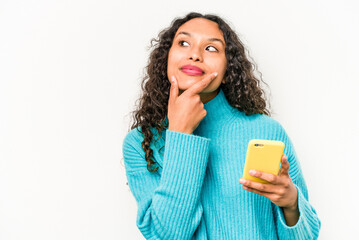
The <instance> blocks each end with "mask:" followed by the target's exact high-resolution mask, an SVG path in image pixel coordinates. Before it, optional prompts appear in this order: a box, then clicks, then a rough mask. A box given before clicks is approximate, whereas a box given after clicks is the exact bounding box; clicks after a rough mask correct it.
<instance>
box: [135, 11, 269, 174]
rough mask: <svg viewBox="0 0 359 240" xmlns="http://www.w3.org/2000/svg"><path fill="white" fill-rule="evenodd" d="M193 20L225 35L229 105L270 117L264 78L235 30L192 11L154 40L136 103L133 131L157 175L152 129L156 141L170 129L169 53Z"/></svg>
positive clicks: (226, 89)
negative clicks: (139, 136) (213, 25)
mask: <svg viewBox="0 0 359 240" xmlns="http://www.w3.org/2000/svg"><path fill="white" fill-rule="evenodd" d="M193 18H205V19H208V20H210V21H213V22H215V23H217V24H218V27H219V29H220V30H221V31H222V33H223V37H224V40H225V43H226V47H225V55H226V59H227V70H226V73H225V75H224V79H225V83H222V84H221V85H220V88H222V90H223V92H224V94H225V96H226V99H227V101H228V102H229V104H230V105H231V106H232V107H234V108H237V109H238V110H239V111H242V112H244V113H245V114H246V115H251V114H255V113H259V114H265V115H268V116H269V115H270V112H269V110H268V109H267V108H266V100H265V92H264V91H263V90H262V89H261V87H260V84H261V82H262V83H264V82H263V80H262V79H261V77H256V76H255V74H254V72H255V70H256V65H255V64H254V63H252V62H250V61H249V60H248V57H247V54H246V52H247V50H246V49H245V48H244V46H243V44H242V42H241V41H240V40H239V38H238V36H237V34H236V33H235V31H233V30H232V29H231V27H230V26H229V25H228V24H227V23H226V22H225V21H224V20H223V19H222V18H220V17H219V16H216V15H213V14H206V15H203V14H200V13H196V12H191V13H189V14H187V15H186V16H185V17H183V18H177V19H175V20H173V21H172V24H171V26H170V27H168V28H166V29H164V30H162V31H161V32H160V33H159V34H158V38H157V39H155V38H153V39H152V40H151V48H153V50H152V52H151V54H150V57H149V61H148V65H147V67H146V74H145V76H144V77H143V79H142V83H141V89H142V96H141V97H140V98H139V99H138V100H137V102H138V101H139V104H138V107H137V109H136V110H135V111H133V112H132V114H133V124H132V126H131V130H132V129H134V128H137V130H138V131H139V132H140V133H142V134H143V135H144V139H143V141H142V144H141V145H142V149H143V150H144V152H145V159H146V161H147V169H148V170H149V171H150V172H156V171H157V169H158V166H157V167H156V164H155V162H154V160H153V159H152V156H153V151H152V149H151V148H150V143H151V141H152V138H153V132H152V131H151V128H153V129H156V130H157V132H158V138H157V139H155V141H157V140H158V139H159V138H161V137H162V132H163V131H164V129H165V128H168V121H166V120H167V118H166V117H167V110H168V99H169V91H170V87H171V84H170V82H169V81H168V78H167V59H168V53H169V50H170V48H171V46H172V41H173V38H174V36H175V34H176V32H177V30H178V28H179V27H180V26H181V25H183V24H184V23H186V22H187V21H189V20H191V19H193ZM260 76H261V75H260ZM264 84H265V83H264Z"/></svg>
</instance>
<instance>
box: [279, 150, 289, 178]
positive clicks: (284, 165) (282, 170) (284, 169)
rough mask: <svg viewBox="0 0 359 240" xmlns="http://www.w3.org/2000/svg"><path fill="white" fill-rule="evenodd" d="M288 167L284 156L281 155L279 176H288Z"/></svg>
mask: <svg viewBox="0 0 359 240" xmlns="http://www.w3.org/2000/svg"><path fill="white" fill-rule="evenodd" d="M289 167H290V164H289V162H288V158H287V156H286V155H285V154H283V156H282V167H281V168H280V173H279V174H280V175H282V174H284V175H289Z"/></svg>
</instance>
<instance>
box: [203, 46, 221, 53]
mask: <svg viewBox="0 0 359 240" xmlns="http://www.w3.org/2000/svg"><path fill="white" fill-rule="evenodd" d="M206 49H209V51H210V52H217V51H218V50H217V48H215V47H213V46H208V47H206Z"/></svg>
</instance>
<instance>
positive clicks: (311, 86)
mask: <svg viewBox="0 0 359 240" xmlns="http://www.w3.org/2000/svg"><path fill="white" fill-rule="evenodd" d="M129 2H130V1H124V2H121V1H115V0H112V1H103V0H102V1H100V0H97V1H95V0H92V1H89V0H86V1H85V0H83V1H51V0H47V1H45V0H43V1H34V0H32V1H17V0H11V1H10V0H5V1H4V0H2V1H1V2H0V239H2V240H15V239H16V240H18V239H19V240H20V239H21V240H23V239H27V240H32V239H36V240H42V239H44V240H45V239H46V240H47V239H76V240H77V239H86V240H92V239H142V237H141V236H142V235H141V233H140V232H139V231H138V230H137V228H136V225H135V221H136V211H137V206H136V202H135V199H134V198H133V196H132V195H131V192H130V191H129V189H128V186H127V185H126V175H125V170H124V166H123V159H122V140H123V138H124V136H125V134H126V133H127V131H128V128H129V125H130V115H129V113H130V111H132V110H134V104H135V100H136V99H137V98H138V97H139V93H140V85H139V84H140V81H141V77H142V74H143V68H144V67H145V65H146V63H147V57H148V54H149V52H148V51H147V47H148V46H149V43H150V40H151V38H153V37H156V36H157V34H158V33H159V31H160V30H162V29H163V28H165V27H168V26H169V24H170V22H171V21H172V20H173V18H175V17H177V16H184V15H185V14H186V13H187V12H189V11H199V12H202V13H215V14H218V15H220V16H222V17H223V18H225V19H226V20H227V21H228V22H229V24H230V25H231V26H232V27H233V28H234V29H235V30H236V31H237V32H238V33H239V36H240V38H241V39H242V41H243V42H244V43H245V45H246V46H247V48H248V49H249V51H250V55H251V56H252V57H253V59H254V60H255V62H256V63H257V65H258V68H259V70H260V71H261V72H262V74H263V79H264V80H265V81H266V82H267V83H268V84H269V86H270V90H271V103H272V110H273V118H275V119H277V120H278V121H279V122H281V123H282V125H283V126H284V128H285V129H286V130H287V132H288V134H289V136H290V137H291V139H292V141H293V143H294V145H295V147H296V151H297V153H298V156H299V159H300V162H301V165H302V169H303V172H304V176H305V179H306V182H307V185H308V189H309V197H310V201H311V203H312V205H313V206H314V207H315V208H316V210H317V212H318V215H319V217H320V219H321V221H322V229H321V232H320V238H319V239H353V238H354V237H356V236H357V235H356V233H357V230H356V228H357V223H358V221H357V216H358V214H359V211H358V210H359V208H358V204H357V202H358V200H357V195H355V192H357V190H358V187H357V185H358V180H357V179H358V178H357V176H356V175H357V171H358V166H359V165H358V160H359V158H358V142H357V138H358V135H359V134H358V133H359V126H358V124H359V112H358V107H359V98H358V95H357V92H358V90H359V88H358V87H359V84H358V76H359V70H358V69H359V68H358V64H357V62H358V54H359V51H358V50H359V47H358V42H359V34H358V30H357V28H358V23H359V17H358V14H357V12H358V6H357V4H356V1H355V0H352V1H348V0H347V1H339V0H338V1H324V0H323V1H309V0H307V1H303V0H302V1H284V0H283V1H279V0H273V1H267V0H261V1H233V2H230V1H223V0H222V1H208V0H202V1H192V0H189V1H188V0H182V1H172V2H171V1H161V2H160V1H143V2H131V3H129Z"/></svg>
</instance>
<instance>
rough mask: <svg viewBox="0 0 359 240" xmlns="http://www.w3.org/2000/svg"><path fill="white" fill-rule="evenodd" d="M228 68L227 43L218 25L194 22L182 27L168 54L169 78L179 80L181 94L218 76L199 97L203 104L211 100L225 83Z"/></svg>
mask: <svg viewBox="0 0 359 240" xmlns="http://www.w3.org/2000/svg"><path fill="white" fill-rule="evenodd" d="M226 68H227V59H226V55H225V42H224V38H223V33H222V31H221V30H220V29H219V28H218V24H217V23H215V22H212V21H210V20H207V19H204V18H194V19H191V20H189V21H188V22H186V23H184V24H183V25H182V26H180V27H179V29H178V30H177V32H176V34H175V37H174V39H173V43H172V46H171V48H170V51H169V54H168V64H167V77H168V79H171V76H175V77H176V79H177V82H178V87H179V90H180V94H181V93H182V92H183V91H185V90H186V89H188V88H190V87H191V86H192V85H193V84H195V83H197V82H199V81H200V80H202V79H203V78H205V77H206V76H208V75H210V74H211V73H213V72H217V73H218V75H217V77H216V78H215V79H214V80H213V81H212V82H211V83H210V84H209V85H208V86H207V87H206V88H205V89H204V90H203V91H202V92H201V93H200V95H201V99H202V102H204V103H205V102H207V101H209V100H211V99H212V98H214V97H215V96H216V95H217V93H218V87H219V85H220V84H221V82H223V81H224V79H223V77H224V74H225V72H226Z"/></svg>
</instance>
